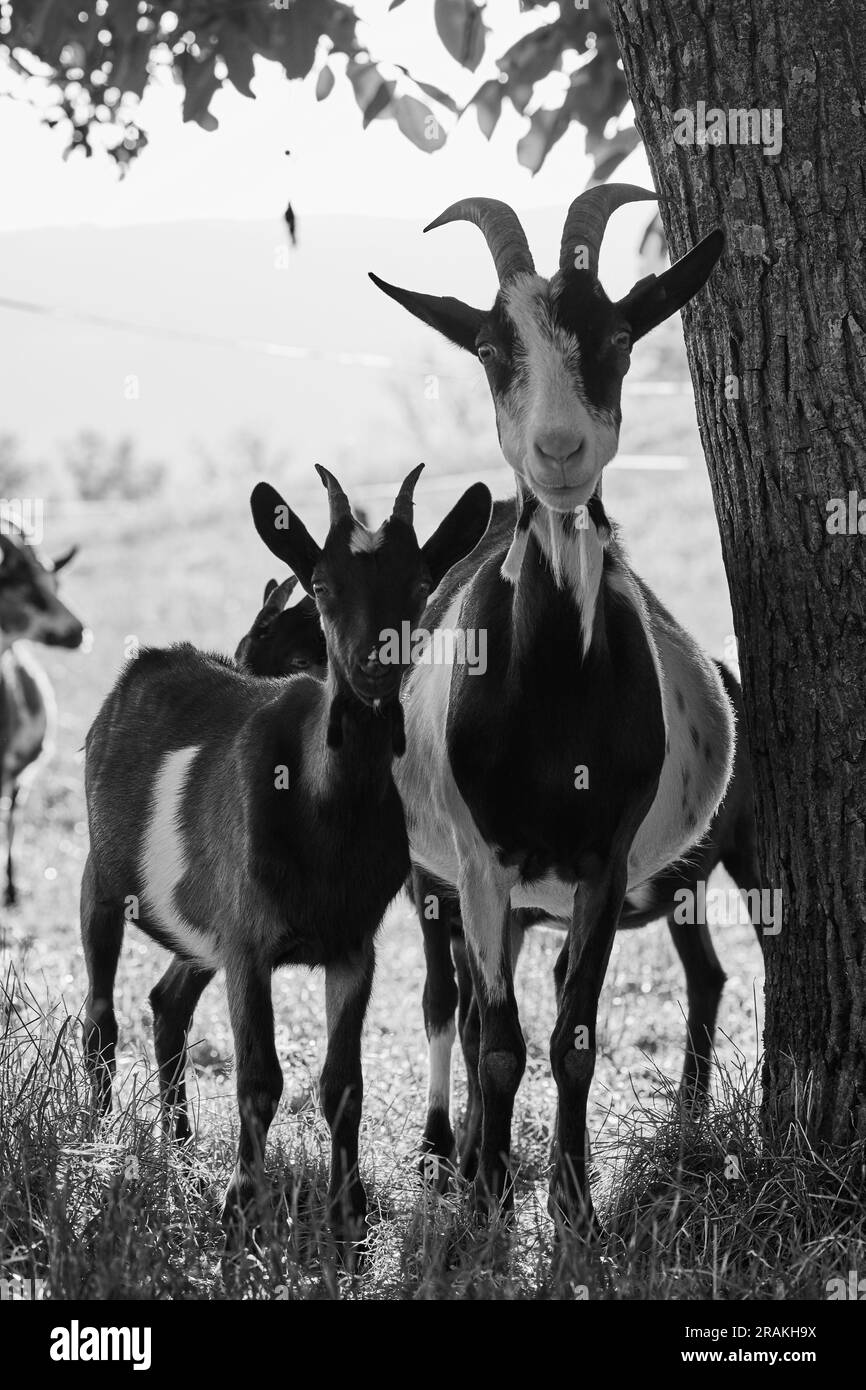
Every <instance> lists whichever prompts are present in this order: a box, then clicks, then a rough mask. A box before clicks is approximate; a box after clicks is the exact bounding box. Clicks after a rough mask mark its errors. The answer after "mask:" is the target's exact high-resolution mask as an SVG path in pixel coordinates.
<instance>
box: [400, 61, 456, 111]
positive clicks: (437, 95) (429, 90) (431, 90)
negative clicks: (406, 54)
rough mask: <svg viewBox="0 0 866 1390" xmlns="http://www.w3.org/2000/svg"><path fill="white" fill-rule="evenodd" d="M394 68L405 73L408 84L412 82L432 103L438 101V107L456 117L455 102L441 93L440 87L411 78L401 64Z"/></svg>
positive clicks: (409, 73) (407, 70)
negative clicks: (443, 108)
mask: <svg viewBox="0 0 866 1390" xmlns="http://www.w3.org/2000/svg"><path fill="white" fill-rule="evenodd" d="M395 67H396V68H397V69H398V70H399V71H400V72H402V73H405V74H406V76H407V77H408V78H409V81H410V82H414V84H415V86H416V87H417V88H418V90H419V91H421V92H424V93H425V94H426V95H427V96H428V97H432V99H433V101H438V102H439V105H440V106H445V107H447V109H448V110H449V111H453V112H454V115H455V116H456V115H457V114H458V112H459V110H460V108H459V107H458V105H457V102H456V101H455V100H454V98H453V97H450V96H449V95H448V93H447V92H443V90H442V88H441V87H434V86H433V83H432V82H422V81H421V80H420V78H417V77H413V76H412V74H411V72H410V71H409V69H408V68H404V67H403V64H402V63H396V64H395Z"/></svg>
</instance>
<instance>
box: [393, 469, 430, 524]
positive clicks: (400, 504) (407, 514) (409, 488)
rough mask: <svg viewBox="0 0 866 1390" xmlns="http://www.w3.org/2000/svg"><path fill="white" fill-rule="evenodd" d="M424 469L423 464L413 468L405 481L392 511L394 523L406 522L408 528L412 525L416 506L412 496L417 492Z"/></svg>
mask: <svg viewBox="0 0 866 1390" xmlns="http://www.w3.org/2000/svg"><path fill="white" fill-rule="evenodd" d="M423 467H424V465H423V463H419V464H418V467H417V468H413V469H412V472H411V473H409V474H408V475H407V476H406V477H405V478H404V479H403V482H402V484H401V486H400V491H399V492H398V493H397V498H396V500H395V502H394V506H393V509H392V511H391V520H392V521H405V523H406V525H407V526H411V525H412V523H413V520H414V506H415V504H414V501H413V499H412V494H413V492H414V491H415V484H416V483H417V481H418V479H419V478H420V477H421V470H422V468H423Z"/></svg>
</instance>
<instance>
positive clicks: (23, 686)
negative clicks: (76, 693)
mask: <svg viewBox="0 0 866 1390" xmlns="http://www.w3.org/2000/svg"><path fill="white" fill-rule="evenodd" d="M74 554H75V547H74V546H73V548H72V549H71V550H69V551H68V552H67V553H66V554H65V555H62V556H60V557H59V558H58V559H56V560H55V561H54V562H53V563H49V564H47V565H46V564H44V563H43V561H42V560H41V559H40V558H39V556H38V555H37V553H36V551H35V550H34V548H33V546H32V545H29V544H28V543H27V538H26V536H25V535H24V534H23V533H22V532H18V531H12V530H11V529H10V528H8V527H7V529H6V530H5V531H4V532H3V534H2V535H0V797H2V799H3V803H4V805H5V808H6V893H5V902H6V905H7V907H9V906H11V905H12V904H14V903H15V902H17V899H18V890H17V888H16V885H15V871H14V866H13V862H12V842H13V839H14V833H15V807H16V804H17V802H18V797H19V794H20V792H21V789H22V787H24V788H26V786H27V781H28V778H29V776H30V775H31V774H32V771H33V770H34V769H35V766H36V760H37V759H38V757H39V755H40V754H41V753H42V752H43V750H44V749H45V748H46V746H47V745H48V744H49V743H50V738H51V734H52V732H53V724H54V717H55V705H54V695H53V692H52V690H51V686H50V684H49V681H48V677H47V676H46V674H45V672H44V671H43V670H42V667H41V666H40V665H39V663H38V662H37V661H35V660H34V659H33V657H32V656H30V655H29V654H28V653H26V652H25V651H23V650H22V648H21V647H19V646H18V643H19V642H20V641H22V640H26V641H29V642H43V643H44V644H45V645H46V646H49V647H80V646H81V639H82V636H83V633H84V629H83V628H82V626H81V623H80V622H79V621H78V619H77V618H76V617H75V616H74V615H73V614H72V613H71V612H70V611H69V609H68V608H67V607H66V606H65V604H62V603H61V602H60V599H59V598H58V597H57V575H58V574H59V573H60V571H61V570H62V569H63V567H64V565H68V564H69V561H70V560H71V559H72V557H73V556H74Z"/></svg>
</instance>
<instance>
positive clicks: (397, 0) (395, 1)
mask: <svg viewBox="0 0 866 1390" xmlns="http://www.w3.org/2000/svg"><path fill="white" fill-rule="evenodd" d="M403 4H405V0H391V3H390V5H389V6H388V13H389V14H390V13H391V11H392V10H398V9H399V8H400V6H401V5H403Z"/></svg>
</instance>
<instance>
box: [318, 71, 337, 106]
mask: <svg viewBox="0 0 866 1390" xmlns="http://www.w3.org/2000/svg"><path fill="white" fill-rule="evenodd" d="M333 90H334V70H333V68H329V67H328V64H327V63H326V64H325V66H324V67H323V68H322V69H321V71H320V73H319V75H318V77H317V78H316V101H324V100H325V98H326V97H329V96H330V95H331V92H332V91H333Z"/></svg>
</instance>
